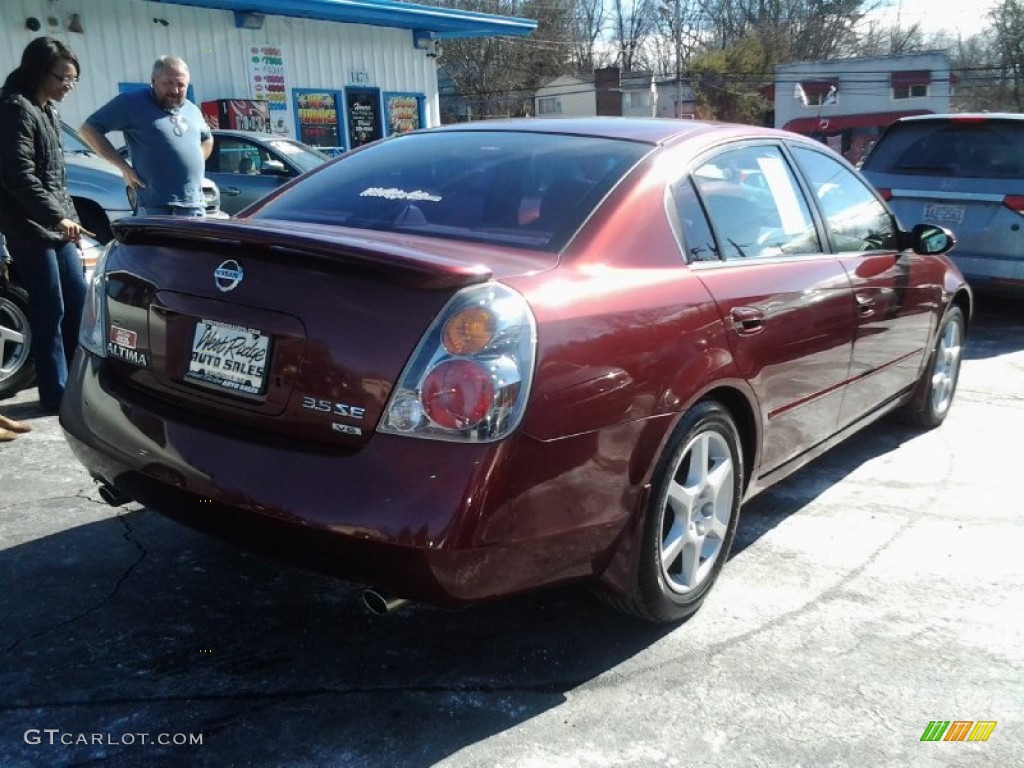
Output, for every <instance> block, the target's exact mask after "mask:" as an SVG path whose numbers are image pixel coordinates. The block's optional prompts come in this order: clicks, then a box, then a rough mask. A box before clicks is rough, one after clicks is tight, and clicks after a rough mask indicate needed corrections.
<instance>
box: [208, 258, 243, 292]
mask: <svg viewBox="0 0 1024 768" xmlns="http://www.w3.org/2000/svg"><path fill="white" fill-rule="evenodd" d="M244 277H245V270H244V269H242V265H241V264H239V263H238V262H237V261H235V260H234V259H228V260H227V261H224V262H221V265H220V266H219V267H217V268H216V269H215V270H213V280H214V282H215V283H217V289H218V290H220V291H223V292H224V293H227V292H228V291H233V290H235V288H237V287H238V284H239V283H240V282H242V279H243V278H244Z"/></svg>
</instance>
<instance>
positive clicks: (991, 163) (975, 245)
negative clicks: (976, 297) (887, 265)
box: [861, 113, 1024, 295]
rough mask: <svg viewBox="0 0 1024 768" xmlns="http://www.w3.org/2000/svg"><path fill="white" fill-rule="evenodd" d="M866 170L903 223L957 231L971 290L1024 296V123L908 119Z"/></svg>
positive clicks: (1008, 118) (889, 134)
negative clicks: (923, 224)
mask: <svg viewBox="0 0 1024 768" xmlns="http://www.w3.org/2000/svg"><path fill="white" fill-rule="evenodd" d="M861 170H862V172H863V173H864V175H865V176H866V177H867V178H868V180H869V181H870V182H871V183H872V184H874V185H875V187H877V188H878V190H879V191H880V192H881V193H882V196H883V197H885V198H886V199H888V201H889V204H890V205H891V206H892V209H893V210H894V211H895V213H896V216H897V217H898V218H899V219H900V221H901V222H903V223H906V222H915V223H916V222H919V221H924V222H931V223H934V224H941V225H942V226H944V227H948V228H949V229H951V230H952V231H953V233H954V234H955V235H956V239H957V246H956V249H955V250H954V251H953V252H952V253H951V254H950V255H951V257H952V259H953V261H955V262H956V263H957V265H958V266H959V267H960V271H961V272H963V273H964V276H965V277H966V278H967V279H968V280H970V281H971V283H972V284H974V285H975V286H976V287H978V288H983V289H989V290H996V291H1000V292H1008V293H1016V294H1018V295H1024V115H1020V114H1002V113H980V114H967V113H964V114H950V115H920V116H917V117H904V118H902V119H900V120H897V121H896V122H895V123H893V124H892V125H890V126H889V128H888V129H887V130H886V131H885V132H884V133H883V134H882V135H881V136H880V137H879V139H878V141H877V142H876V144H875V146H874V147H873V148H872V150H871V154H870V155H868V157H867V158H866V159H865V161H864V164H863V166H862V168H861Z"/></svg>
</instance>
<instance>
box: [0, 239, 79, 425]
mask: <svg viewBox="0 0 1024 768" xmlns="http://www.w3.org/2000/svg"><path fill="white" fill-rule="evenodd" d="M7 249H8V250H9V251H10V252H11V256H12V257H13V258H14V267H15V269H16V270H17V272H18V274H19V275H20V276H21V280H22V283H23V284H24V286H25V290H26V291H28V322H29V325H30V326H31V328H32V356H33V358H34V359H35V364H36V381H37V384H38V386H39V403H40V404H41V405H42V406H43V408H45V409H46V410H48V411H56V410H57V409H58V408H59V407H60V399H61V397H63V395H64V387H65V386H66V385H67V383H68V367H69V366H70V364H71V359H72V358H73V357H74V354H75V348H76V347H77V346H78V326H79V324H80V323H81V321H82V308H83V306H84V305H85V273H84V269H83V267H82V258H81V256H80V254H79V251H78V246H77V245H75V244H74V243H58V242H54V241H48V240H41V239H37V238H31V237H22V236H20V235H17V234H14V235H11V234H8V235H7Z"/></svg>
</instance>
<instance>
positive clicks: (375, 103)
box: [345, 88, 381, 149]
mask: <svg viewBox="0 0 1024 768" xmlns="http://www.w3.org/2000/svg"><path fill="white" fill-rule="evenodd" d="M345 105H346V109H347V112H348V138H349V149H355V148H356V147H361V146H363V144H368V143H370V142H371V141H376V140H377V139H379V138H380V137H381V120H380V106H379V105H380V91H378V90H377V89H376V88H373V89H370V88H366V89H361V88H360V89H355V88H350V89H347V90H346V91H345Z"/></svg>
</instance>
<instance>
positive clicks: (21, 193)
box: [0, 90, 78, 242]
mask: <svg viewBox="0 0 1024 768" xmlns="http://www.w3.org/2000/svg"><path fill="white" fill-rule="evenodd" d="M59 126H60V118H59V117H58V116H57V110H56V109H54V108H53V106H52V105H49V106H47V107H46V109H45V110H44V109H41V108H40V107H38V106H37V105H36V104H34V103H33V102H31V101H30V100H29V99H27V98H25V97H24V96H22V95H21V94H20V93H15V92H11V91H6V90H5V91H3V92H2V93H0V230H2V231H3V232H6V233H7V234H8V235H13V234H18V235H21V236H23V237H33V238H39V239H42V240H50V241H55V242H59V241H61V240H63V239H64V237H63V235H62V234H61V232H60V230H59V228H58V225H59V224H60V221H61V219H71V220H72V221H78V214H77V213H76V212H75V204H74V203H73V202H72V201H71V196H70V195H69V194H68V186H67V171H66V170H65V168H64V150H63V148H62V146H61V139H60V128H59Z"/></svg>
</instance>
